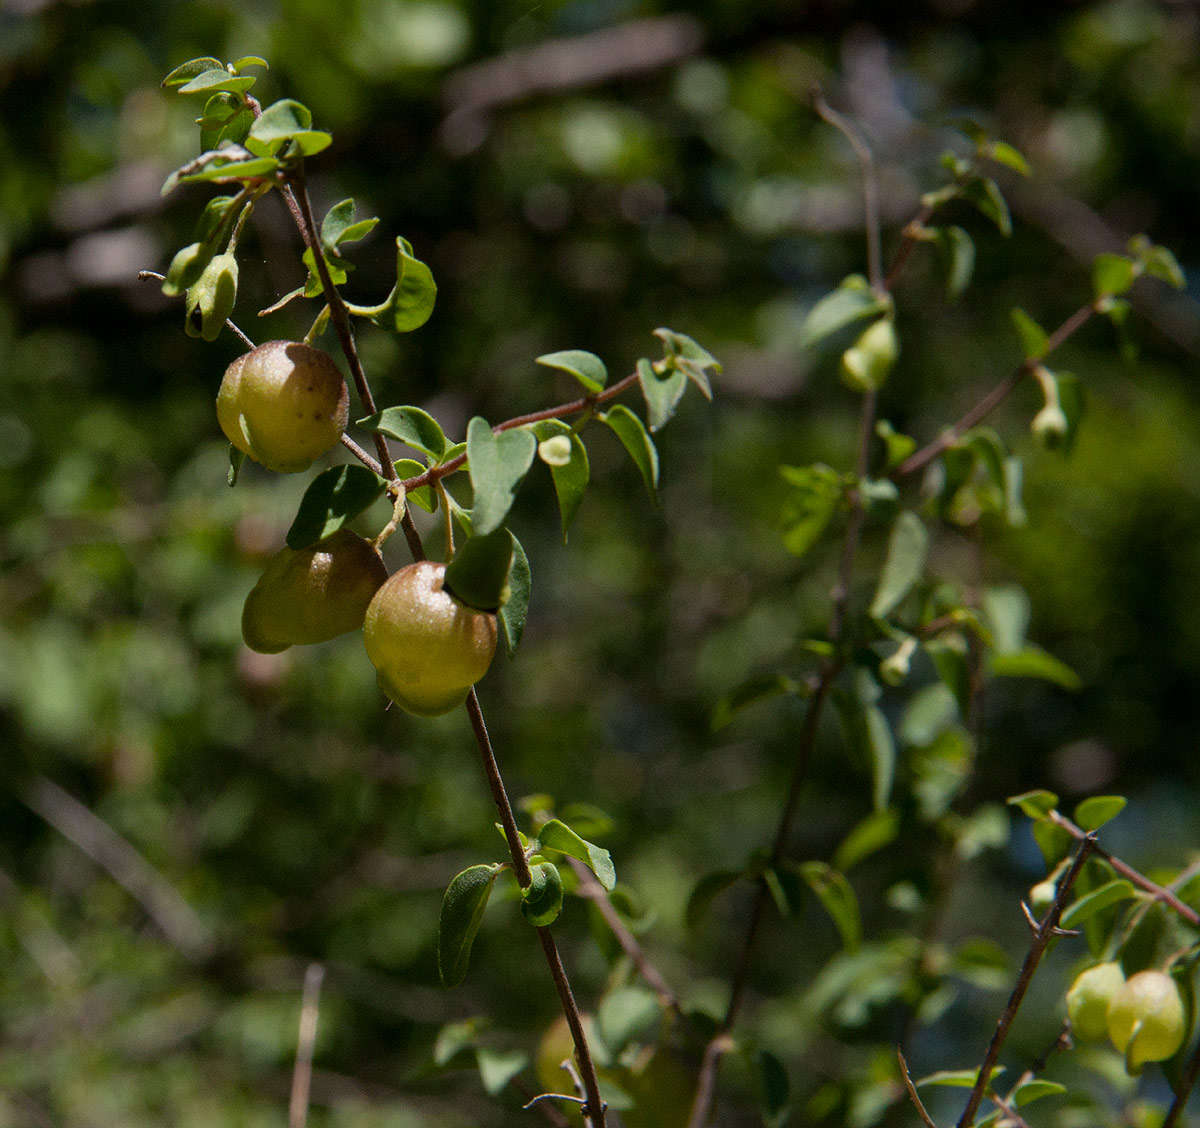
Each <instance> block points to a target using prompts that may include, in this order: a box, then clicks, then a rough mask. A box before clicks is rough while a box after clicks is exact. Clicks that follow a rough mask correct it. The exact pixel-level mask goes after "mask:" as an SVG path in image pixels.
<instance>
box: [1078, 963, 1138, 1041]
mask: <svg viewBox="0 0 1200 1128" xmlns="http://www.w3.org/2000/svg"><path fill="white" fill-rule="evenodd" d="M1124 985H1125V973H1124V972H1123V971H1122V970H1121V965H1120V964H1119V963H1115V962H1112V963H1102V964H1096V966H1095V967H1089V968H1088V969H1087V970H1086V971H1083V972H1080V974H1079V975H1077V976H1076V977H1075V982H1074V983H1072V984H1071V988H1070V990H1069V991H1068V992H1067V1017H1068V1018H1069V1019H1070V1020H1071V1031H1072V1033H1073V1034H1075V1035H1076V1037H1078V1038H1081V1039H1082V1040H1083V1041H1085V1042H1102V1041H1103V1040H1104V1039H1105V1038H1106V1037H1107V1036H1108V1006H1109V1003H1111V1002H1112V999H1113V996H1114V995H1115V994H1116V993H1117V992H1118V991H1119V990H1120V989H1121V988H1122V987H1123V986H1124Z"/></svg>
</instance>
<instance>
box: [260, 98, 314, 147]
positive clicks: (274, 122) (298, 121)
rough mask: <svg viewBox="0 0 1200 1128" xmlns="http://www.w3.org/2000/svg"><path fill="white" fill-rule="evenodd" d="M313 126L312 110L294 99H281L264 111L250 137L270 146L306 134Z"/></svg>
mask: <svg viewBox="0 0 1200 1128" xmlns="http://www.w3.org/2000/svg"><path fill="white" fill-rule="evenodd" d="M311 126H312V110H310V109H309V108H308V107H307V106H306V105H304V104H303V103H302V102H297V101H296V100H295V99H294V98H281V99H280V100H279V101H278V102H272V103H271V105H269V106H268V107H267V108H266V109H265V110H263V112H262V113H261V114H260V115H259V117H258V120H257V121H256V122H255V123H254V128H253V129H251V130H250V136H251V137H253V138H254V139H255V140H256V141H261V142H263V143H264V144H268V145H269V144H270V143H271V142H273V141H286V140H288V139H289V138H291V137H294V136H295V135H296V134H297V133H304V132H306V131H307V130H309V129H310V128H311Z"/></svg>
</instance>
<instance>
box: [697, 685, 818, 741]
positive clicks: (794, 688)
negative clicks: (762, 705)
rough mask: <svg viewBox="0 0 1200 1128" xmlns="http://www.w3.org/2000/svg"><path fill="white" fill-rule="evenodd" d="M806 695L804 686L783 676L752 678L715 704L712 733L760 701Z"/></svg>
mask: <svg viewBox="0 0 1200 1128" xmlns="http://www.w3.org/2000/svg"><path fill="white" fill-rule="evenodd" d="M806 693H807V690H806V689H805V687H804V686H802V685H801V684H800V683H799V682H797V681H795V680H794V679H792V678H789V677H787V676H786V675H784V674H763V675H760V676H758V677H753V678H751V679H750V680H749V681H747V682H743V683H742V685H740V686H738V688H737V689H735V690H734V691H733V692H732V693H728V694H726V695H725V696H724V697H722V698H721V700H720V701H718V702H717V705H716V708H715V709H713V715H712V727H713V731H714V732H715V731H716V730H717V729H722V728H724V727H725V726H726V725H727V724H729V722H730V721H732V720H733V718H734V717H736V716H737V714H738V713H740V712H741V711H742V710H743V709H747V708H749V707H750V706H751V705H757V704H758V703H759V702H760V701H770V700H771V699H772V698H774V697H782V696H784V695H791V696H797V697H799V696H804V695H806Z"/></svg>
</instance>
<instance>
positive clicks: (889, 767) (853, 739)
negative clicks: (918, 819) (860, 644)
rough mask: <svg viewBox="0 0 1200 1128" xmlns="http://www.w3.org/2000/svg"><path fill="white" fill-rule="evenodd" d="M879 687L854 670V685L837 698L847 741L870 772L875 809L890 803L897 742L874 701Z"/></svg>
mask: <svg viewBox="0 0 1200 1128" xmlns="http://www.w3.org/2000/svg"><path fill="white" fill-rule="evenodd" d="M878 696H879V686H878V685H876V683H875V681H874V679H873V678H872V677H871V676H870V675H869V674H868V673H867V672H866V671H865V670H857V671H855V676H854V678H853V680H852V682H851V688H849V689H847V690H839V691H838V692H837V694H836V696H835V698H834V701H835V704H836V706H837V710H838V719H839V720H840V721H841V726H842V733H843V735H844V737H845V739H846V744H847V746H848V747H849V749H850V751H851V752H852V753H853V754H854V755H855V757H856V758H857V759H858V760H859V761H860V762H861V763H863V764H864V765H866V766H867V767H868V769H869V771H870V773H871V797H872V800H873V803H874V806H875V809H876V810H883V809H884V808H885V807H886V806H887V805H888V798H889V796H890V795H891V791H892V779H893V776H894V773H895V765H896V745H895V742H894V740H893V739H892V730H891V728H890V726H889V725H888V723H887V718H886V717H885V716H884V715H883V713H882V711H881V710H880V709H879V707H878V706H877V705H876V704H875V700H876V699H877V698H878Z"/></svg>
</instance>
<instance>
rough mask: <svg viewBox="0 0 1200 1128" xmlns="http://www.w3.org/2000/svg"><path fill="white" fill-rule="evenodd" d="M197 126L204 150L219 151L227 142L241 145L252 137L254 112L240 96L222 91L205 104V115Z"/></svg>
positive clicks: (201, 146)
mask: <svg viewBox="0 0 1200 1128" xmlns="http://www.w3.org/2000/svg"><path fill="white" fill-rule="evenodd" d="M197 124H198V125H199V126H200V148H202V149H218V148H220V147H221V144H222V142H225V141H231V142H232V143H233V144H235V145H241V144H242V142H244V141H245V140H246V138H247V137H248V136H249V135H250V127H251V126H252V125H253V124H254V111H253V110H251V109H250V107H249V106H248V105H246V103H245V101H243V99H242V98H241V96H240V95H238V94H229V93H227V92H224V91H222V92H219V93H217V94H214V95H213V96H212V97H211V98H209V100H208V101H207V102H206V103H205V104H204V113H203V115H202V116H201V118H200V120H199V122H198V123H197Z"/></svg>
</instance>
